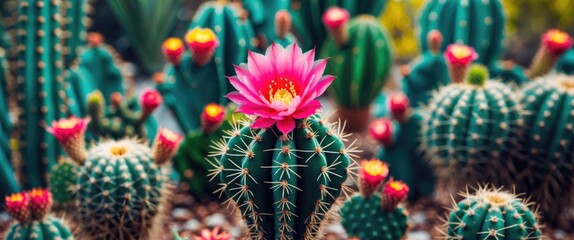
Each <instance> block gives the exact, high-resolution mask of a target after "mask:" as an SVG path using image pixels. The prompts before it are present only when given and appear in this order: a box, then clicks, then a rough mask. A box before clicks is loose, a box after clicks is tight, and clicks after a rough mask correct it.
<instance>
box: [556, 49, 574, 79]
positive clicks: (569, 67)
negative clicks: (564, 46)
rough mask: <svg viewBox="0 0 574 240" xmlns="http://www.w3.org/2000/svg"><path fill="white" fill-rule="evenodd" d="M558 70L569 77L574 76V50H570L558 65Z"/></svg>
mask: <svg viewBox="0 0 574 240" xmlns="http://www.w3.org/2000/svg"><path fill="white" fill-rule="evenodd" d="M556 70H557V71H558V72H562V73H565V74H568V75H572V74H574V48H570V50H568V51H567V52H566V53H564V55H562V58H560V60H559V61H558V62H557V63H556Z"/></svg>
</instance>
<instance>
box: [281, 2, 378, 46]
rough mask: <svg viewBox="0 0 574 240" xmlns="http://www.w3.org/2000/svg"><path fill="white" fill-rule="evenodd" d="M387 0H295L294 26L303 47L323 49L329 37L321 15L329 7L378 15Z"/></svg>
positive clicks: (355, 13)
mask: <svg viewBox="0 0 574 240" xmlns="http://www.w3.org/2000/svg"><path fill="white" fill-rule="evenodd" d="M386 3H387V0H361V1H355V0H317V1H305V0H301V1H293V3H292V14H293V25H294V26H293V27H294V30H295V32H296V35H297V37H298V39H299V40H300V41H301V43H302V44H303V49H306V50H309V49H313V48H315V49H317V51H319V52H320V51H321V48H322V45H323V42H324V41H325V39H326V38H327V29H325V27H324V25H323V23H322V19H321V16H323V14H324V13H325V11H327V9H328V8H330V7H334V6H338V7H341V8H344V9H346V10H347V11H348V12H349V14H350V15H351V16H358V15H362V14H368V15H372V16H374V17H378V16H379V15H380V14H381V13H382V11H383V9H384V7H385V5H386Z"/></svg>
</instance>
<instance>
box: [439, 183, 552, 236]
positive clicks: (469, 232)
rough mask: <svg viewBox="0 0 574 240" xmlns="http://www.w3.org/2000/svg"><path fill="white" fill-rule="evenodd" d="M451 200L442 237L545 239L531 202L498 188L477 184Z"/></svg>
mask: <svg viewBox="0 0 574 240" xmlns="http://www.w3.org/2000/svg"><path fill="white" fill-rule="evenodd" d="M461 196H462V197H464V199H463V200H462V201H460V202H458V203H453V206H452V209H453V210H452V212H451V213H450V216H449V217H448V220H447V222H446V223H445V228H446V229H445V231H444V234H445V236H444V239H448V240H455V239H462V240H470V239H484V240H495V239H496V240H505V239H545V238H543V236H542V233H541V231H540V229H541V226H540V225H539V224H538V214H537V213H536V212H533V211H531V210H530V209H529V207H531V205H532V204H531V203H528V202H526V201H524V200H523V199H520V198H518V197H517V196H516V195H514V194H512V193H510V192H505V191H501V190H499V189H488V188H486V187H485V188H480V189H478V190H477V191H476V192H475V193H473V194H471V193H469V192H468V189H467V191H466V192H465V193H462V194H461Z"/></svg>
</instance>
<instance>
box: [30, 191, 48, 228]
mask: <svg viewBox="0 0 574 240" xmlns="http://www.w3.org/2000/svg"><path fill="white" fill-rule="evenodd" d="M28 195H29V196H30V209H31V210H32V217H33V218H34V219H37V220H40V219H43V218H44V217H45V216H46V214H48V212H50V208H51V207H52V194H51V193H50V191H48V189H41V188H34V189H32V190H31V191H29V192H28Z"/></svg>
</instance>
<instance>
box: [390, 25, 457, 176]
mask: <svg viewBox="0 0 574 240" xmlns="http://www.w3.org/2000/svg"><path fill="white" fill-rule="evenodd" d="M426 41H427V44H428V46H429V49H428V50H426V51H425V52H423V54H422V55H421V56H419V57H418V58H417V59H415V60H414V61H413V62H412V63H411V64H410V66H404V67H402V68H401V74H403V80H402V82H403V91H404V92H405V93H406V94H407V96H408V98H409V100H410V102H411V104H412V105H413V106H415V107H418V106H419V105H421V104H428V102H429V100H430V99H431V97H432V92H433V91H436V90H438V89H439V88H440V87H442V86H446V85H447V84H448V83H449V82H450V79H449V76H448V68H447V64H446V61H445V59H444V56H443V54H442V53H443V51H442V50H441V46H442V42H443V38H442V34H441V33H440V32H439V31H436V30H434V31H430V32H429V33H428V35H427V39H426ZM411 186H412V185H411Z"/></svg>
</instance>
